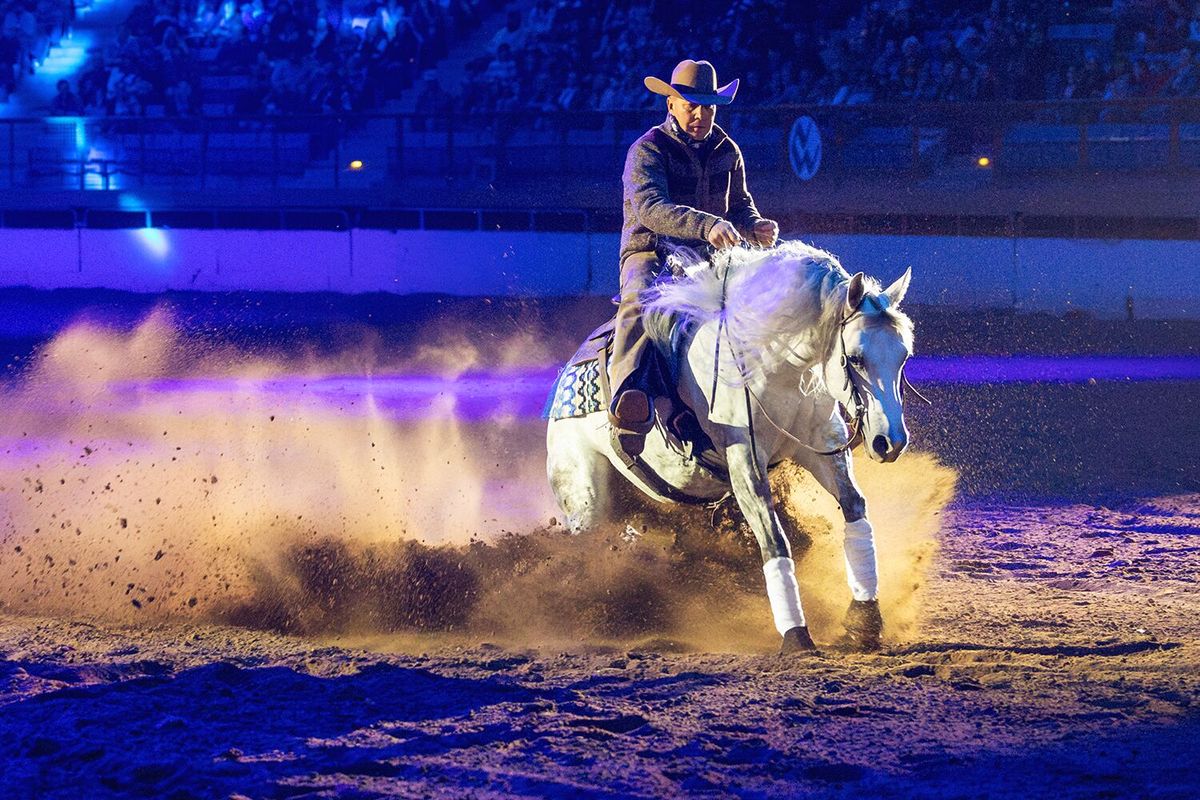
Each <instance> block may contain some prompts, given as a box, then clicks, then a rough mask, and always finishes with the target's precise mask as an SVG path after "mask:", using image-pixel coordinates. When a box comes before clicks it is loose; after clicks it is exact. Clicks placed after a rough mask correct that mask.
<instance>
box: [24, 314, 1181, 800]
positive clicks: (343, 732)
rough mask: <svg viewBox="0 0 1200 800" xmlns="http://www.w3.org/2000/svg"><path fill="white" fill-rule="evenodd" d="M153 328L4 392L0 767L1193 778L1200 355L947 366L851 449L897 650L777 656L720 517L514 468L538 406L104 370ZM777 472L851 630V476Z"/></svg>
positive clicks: (72, 351)
mask: <svg viewBox="0 0 1200 800" xmlns="http://www.w3.org/2000/svg"><path fill="white" fill-rule="evenodd" d="M165 335H166V334H164V333H163V331H162V330H161V329H158V328H151V329H147V328H145V327H143V328H141V329H139V331H137V332H135V333H134V335H132V336H131V337H129V338H128V339H123V338H120V337H117V338H115V339H113V338H104V337H99V338H96V337H91V338H88V337H84V338H83V339H82V340H81V339H79V338H75V339H71V338H70V337H66V338H64V340H63V341H62V342H60V343H59V345H60V346H59V349H58V350H57V351H56V354H55V357H54V358H53V359H51V360H52V361H53V362H54V363H53V364H51V365H50V367H49V368H50V369H51V373H52V377H56V380H54V381H44V382H41V383H39V381H38V380H37V377H38V375H34V376H33V377H32V378H28V380H27V381H26V382H22V383H21V384H20V386H18V387H17V390H13V391H15V393H13V391H10V393H9V394H8V395H7V396H6V398H5V400H6V403H5V408H6V409H7V412H6V415H5V417H4V419H3V425H2V426H0V434H3V437H2V439H3V442H2V444H3V451H4V454H5V459H4V462H3V465H0V492H2V495H0V497H2V499H3V502H4V511H5V525H6V527H5V530H4V531H3V533H2V535H0V734H2V735H0V789H2V791H0V794H2V795H3V796H4V797H12V798H54V797H64V798H65V797H70V798H78V797H166V798H171V797H176V798H187V797H203V798H207V797H220V798H224V797H252V798H259V797H333V796H338V797H447V798H458V797H516V796H527V797H545V796H556V797H557V796H561V797H613V798H616V797H675V796H711V797H794V796H813V797H842V796H845V797H856V798H857V797H860V796H862V795H864V794H865V793H870V792H872V791H874V792H877V793H880V794H881V795H882V796H883V797H908V796H924V797H938V798H943V797H945V798H949V797H963V798H976V797H1022V798H1024V797H1055V798H1085V797H1086V798H1092V797H1170V798H1176V797H1177V798H1193V797H1196V796H1197V795H1198V794H1200V778H1197V777H1196V765H1197V764H1198V763H1200V713H1198V712H1200V708H1198V704H1200V677H1198V675H1200V670H1198V666H1200V594H1198V593H1197V580H1198V577H1200V483H1198V482H1200V475H1198V474H1197V472H1198V471H1197V469H1196V466H1195V465H1196V460H1195V456H1194V454H1195V453H1196V452H1197V447H1198V446H1200V429H1198V428H1197V427H1196V426H1194V425H1189V424H1187V420H1188V419H1190V416H1191V414H1192V411H1193V409H1194V408H1195V405H1196V402H1197V401H1198V400H1200V386H1197V385H1196V384H1195V383H1186V382H1162V383H1149V384H1129V385H1126V384H1107V383H1101V384H1099V385H1093V386H1089V385H1086V384H1084V385H1072V386H1038V385H1033V386H1031V385H1024V384H1022V385H1012V386H1004V387H1002V386H974V387H972V386H931V387H923V388H925V389H926V390H927V392H926V393H927V394H929V395H930V397H931V399H933V400H934V401H935V403H936V404H937V405H936V406H935V407H934V408H932V409H924V410H918V409H917V408H913V409H912V420H911V425H912V427H913V431H914V439H915V441H917V442H918V443H919V445H918V447H920V448H922V450H923V452H915V453H913V454H910V455H906V456H905V458H904V459H902V461H901V462H899V463H898V464H897V465H893V466H887V467H873V466H871V465H865V464H864V465H862V467H861V474H860V477H861V478H862V480H863V483H864V489H865V491H866V494H867V497H868V499H869V501H870V503H871V507H872V515H873V518H874V519H875V520H876V526H877V529H878V532H879V538H880V564H881V576H882V581H883V587H884V597H883V606H884V609H885V612H886V614H887V619H888V629H887V632H886V638H887V642H886V647H885V649H884V651H883V652H881V653H878V654H873V655H854V654H845V653H838V652H836V651H835V650H833V649H832V648H830V647H828V646H827V647H826V649H825V652H824V653H823V654H822V655H818V656H807V657H800V658H787V659H784V658H780V657H778V656H776V655H775V654H774V650H775V648H776V647H777V637H776V636H775V634H774V631H773V630H771V628H770V625H769V617H768V615H767V611H766V602H765V599H764V598H763V597H762V596H761V594H762V591H761V586H760V582H761V573H758V571H757V561H756V556H755V553H754V552H753V550H752V549H751V548H750V546H749V544H748V542H746V540H745V538H744V536H742V534H741V533H740V532H739V531H738V529H737V528H736V526H735V525H733V524H732V523H731V522H730V521H729V520H726V524H725V525H724V526H722V527H721V528H720V529H719V530H716V531H713V530H711V529H709V528H708V527H707V524H706V522H705V519H704V518H703V515H700V516H697V515H692V516H687V515H684V516H682V517H678V518H676V517H665V518H664V517H663V516H662V515H660V514H656V513H653V512H650V511H646V510H634V511H631V512H630V515H629V518H628V521H629V522H630V523H631V524H633V525H634V526H635V527H636V528H637V530H638V532H639V533H640V534H641V535H640V536H634V537H624V538H622V536H621V535H620V534H621V532H622V528H621V526H620V525H618V526H617V527H615V528H614V529H613V530H610V531H602V532H600V533H598V534H596V535H595V536H591V537H582V538H574V539H573V538H571V537H569V536H567V535H566V534H564V533H563V532H562V531H561V530H560V529H556V527H555V526H553V525H547V524H546V519H545V517H546V515H547V512H546V509H545V506H544V504H543V501H542V500H541V499H539V497H540V496H538V495H536V491H544V488H539V489H537V490H536V491H535V490H534V489H533V488H532V487H533V486H534V485H535V484H536V483H537V481H539V480H540V479H539V478H537V474H536V473H537V469H536V467H537V464H536V461H537V459H536V458H533V459H532V461H517V462H513V463H508V462H505V467H504V468H503V469H502V470H501V473H502V474H501V476H500V477H497V475H496V474H495V473H489V472H488V467H489V465H492V464H495V465H499V464H500V463H501V462H500V461H499V460H493V459H495V457H496V456H497V455H504V454H508V455H512V453H511V452H509V450H511V449H512V448H516V449H518V450H520V451H521V452H525V451H536V446H535V444H531V443H533V442H536V431H537V427H538V426H537V424H536V423H532V422H521V421H514V420H500V421H496V420H493V421H491V422H488V423H471V424H469V425H467V424H460V423H453V424H451V423H445V424H442V423H439V425H438V426H436V427H434V428H420V427H418V428H414V429H411V430H410V429H407V428H405V427H404V426H400V425H393V426H388V425H385V424H383V423H382V422H381V417H380V416H379V415H376V414H372V413H366V412H362V410H361V409H359V408H358V407H355V409H353V411H351V410H350V409H347V408H344V407H336V406H335V407H325V406H321V407H319V408H318V407H309V406H304V407H299V406H297V407H290V406H289V407H280V406H278V405H277V403H278V401H277V400H275V399H271V400H270V401H269V402H268V401H266V400H264V399H263V397H261V396H259V395H255V394H254V393H253V392H251V393H250V394H249V395H247V396H245V397H243V396H240V395H239V396H238V397H235V398H233V399H232V400H230V399H229V398H228V397H225V396H223V397H225V400H229V402H230V403H231V405H221V406H220V408H219V413H216V412H214V413H212V414H205V413H202V412H203V409H204V407H203V404H201V405H197V406H194V407H193V406H188V407H186V408H185V409H178V408H175V407H163V402H162V399H161V397H160V396H159V395H157V394H155V393H144V394H139V393H137V392H134V393H133V394H132V395H131V396H133V397H134V400H130V398H129V396H126V395H120V396H119V397H118V399H119V400H120V403H116V402H115V401H114V400H113V397H114V395H112V394H111V393H109V392H107V390H106V391H105V392H95V391H94V389H95V387H96V385H97V384H96V380H100V382H101V383H103V384H104V385H106V386H107V385H108V383H107V382H109V381H111V379H112V375H111V374H107V372H111V371H113V370H115V371H116V372H117V373H119V374H118V376H117V377H119V378H120V379H122V380H125V379H127V378H129V377H130V376H131V375H132V376H133V377H143V378H144V377H146V376H147V375H150V376H153V375H157V374H160V373H161V372H162V371H163V370H166V371H167V372H170V369H169V367H170V365H169V364H168V365H166V366H164V365H163V363H162V362H163V359H164V355H163V354H164V352H167V351H169V350H171V349H173V348H176V347H178V342H176V341H174V340H169V339H170V337H169V336H167V339H168V340H169V341H166V342H165V344H164V342H163V341H161V339H162V337H163V336H165ZM81 342H82V344H81ZM164 348H165V349H164ZM81 354H82V355H81ZM84 356H86V357H84ZM147 364H149V365H150V366H147ZM114 365H118V366H114ZM131 365H132V366H131ZM210 367H211V362H208V363H206V365H205V369H208V368H210ZM256 369H259V370H260V371H261V365H258V366H257V367H256ZM54 370H58V371H57V372H54ZM106 371H107V372H106ZM96 373H106V376H105V377H103V379H102V380H101V379H97V378H95V374H96ZM256 374H258V373H256ZM64 375H71V376H75V377H76V378H78V380H77V381H74V382H72V381H67V382H66V383H64V382H63V380H62V378H63V376H64ZM41 376H42V377H45V375H44V374H42V375H41ZM23 380H25V379H23ZM64 386H66V387H67V388H66V389H64V388H63V387H64ZM47 387H49V388H47ZM10 388H11V387H10ZM206 402H212V401H211V398H210V399H209V400H208V401H206ZM222 402H224V400H223V401H222ZM31 409H33V410H34V411H36V414H34V413H30V410H31ZM184 410H186V411H187V414H186V415H185V414H182V411H184ZM1148 410H1152V412H1151V411H1148ZM180 416H186V417H187V418H188V421H187V422H184V421H181V420H179V419H177V417H180ZM268 418H269V422H268ZM480 425H483V427H482V428H481V427H480ZM447 426H448V427H447ZM497 426H499V429H500V430H502V432H503V434H504V435H503V436H499V435H496V430H497ZM489 431H490V432H489ZM299 442H305V443H308V444H307V445H306V446H300V445H299V444H298V443H299ZM326 445H328V449H325V446H326ZM430 453H438V454H441V455H445V456H447V457H446V458H445V461H446V464H445V465H444V468H442V467H439V468H438V469H437V470H434V469H433V467H434V466H435V465H433V464H432V461H431V458H430V455H429V454H430ZM281 461H282V462H284V463H286V465H287V467H286V469H284V470H283V471H282V472H279V473H276V472H273V470H274V469H276V467H275V465H276V464H278V463H279V462H281ZM348 462H351V463H352V464H353V466H351V465H348ZM451 462H453V463H451ZM440 463H441V462H440V461H439V462H438V464H440ZM239 464H240V465H242V466H241V467H239ZM246 465H249V466H248V467H247V466H246ZM397 465H403V466H406V467H407V468H409V469H410V470H413V471H415V473H416V474H417V476H418V478H419V480H418V481H417V482H416V483H415V484H414V485H413V486H409V487H407V488H406V487H405V486H404V485H403V481H400V484H401V487H400V488H399V489H395V488H394V485H395V484H396V480H395V479H394V473H395V469H394V467H396V466H397ZM415 466H420V467H421V469H415V470H414V467H415ZM385 468H387V469H385ZM389 469H390V470H392V471H391V472H388V470H389ZM377 472H383V473H385V474H384V476H383V477H382V478H381V477H379V476H378V475H376V473H377ZM489 475H490V477H489ZM330 476H333V478H334V480H331V477H330ZM256 481H257V482H256ZM264 481H265V482H266V483H267V484H270V485H276V486H279V487H280V491H277V492H264V491H263V485H264V483H263V482H264ZM780 481H781V482H782V484H783V485H782V486H781V490H782V491H783V492H784V493H785V494H786V497H787V500H786V502H787V508H788V510H789V511H790V512H791V513H792V515H793V517H794V518H795V521H796V525H797V526H798V529H797V536H796V539H797V545H798V555H802V558H801V562H800V578H801V585H802V588H803V590H804V592H805V600H806V604H807V606H808V609H809V611H810V615H811V618H812V621H813V627H814V632H815V633H816V636H817V639H818V641H819V642H821V643H824V644H826V645H828V643H830V642H832V641H833V640H834V638H835V636H836V634H837V619H838V616H839V614H840V611H841V609H842V608H843V607H844V604H845V601H846V599H847V596H846V589H845V585H844V580H843V579H842V577H841V575H840V574H839V570H838V569H837V563H836V557H835V555H836V544H837V543H836V537H835V536H834V535H833V533H832V531H831V528H830V525H829V523H828V521H827V519H828V517H829V515H830V509H829V507H828V501H825V500H822V499H821V498H819V497H817V496H815V495H813V493H812V487H811V486H810V485H807V484H805V483H804V481H803V480H802V479H800V478H798V477H796V476H794V475H786V474H785V475H783V476H782V477H781V478H780ZM339 482H341V483H352V484H354V485H356V486H359V487H362V486H365V487H367V491H362V492H358V493H355V494H354V495H352V496H350V497H349V498H347V497H346V496H344V495H342V494H339V493H337V492H334V491H331V490H329V489H328V486H329V484H331V483H333V484H337V483H339ZM464 482H466V483H469V484H471V485H472V486H474V487H475V488H474V489H473V490H472V491H473V492H474V494H468V495H462V494H461V493H459V494H454V493H450V494H447V493H446V492H442V493H441V494H437V495H436V496H435V497H434V498H432V499H429V498H423V495H420V493H419V492H417V490H418V489H422V488H423V487H428V486H431V485H435V484H436V485H445V486H455V485H458V484H462V483H464ZM514 485H515V486H516V489H515V490H514ZM389 487H391V488H389ZM285 489H286V491H284V490H285ZM410 489H411V490H412V493H411V494H406V493H405V492H408V491H409V490H410ZM456 491H459V490H456ZM492 493H495V494H497V495H505V493H509V494H513V496H514V497H516V498H518V499H520V498H524V499H520V502H517V500H514V501H513V503H511V504H509V505H507V506H506V507H505V510H504V514H507V515H508V516H504V514H501V512H500V511H498V510H496V509H491V510H489V514H490V516H489V515H483V516H480V515H474V516H472V515H470V514H466V513H465V512H463V510H462V509H463V508H466V507H468V506H471V504H472V503H475V502H478V500H479V498H480V497H481V496H482V497H489V496H492ZM526 495H528V497H526ZM248 498H254V504H253V506H254V507H253V508H250V507H249V506H250V505H251V503H250V500H249V499H248ZM422 498H423V499H422ZM351 501H353V502H351ZM822 504H824V505H822ZM447 505H448V506H451V507H455V508H456V510H455V513H454V514H450V515H449V516H442V517H438V519H437V520H436V521H437V522H438V524H440V525H442V526H446V525H452V526H454V527H455V530H456V531H458V533H457V534H456V535H454V536H449V537H446V536H432V535H431V536H429V537H428V538H429V541H428V542H426V543H424V544H422V543H420V542H419V541H417V537H416V533H417V532H419V531H426V532H429V531H430V530H431V528H429V527H428V526H430V525H431V524H432V523H431V522H430V517H429V516H428V515H429V514H430V513H432V512H433V511H435V510H437V509H439V508H442V507H444V506H447ZM298 511H299V512H302V513H299V514H298V513H297V512H298ZM297 515H299V516H303V517H305V519H304V520H297V519H294V517H295V516H297ZM405 515H407V516H405ZM381 518H388V519H391V520H392V523H393V524H395V525H397V526H398V527H399V528H402V529H403V530H402V531H395V530H394V531H391V532H389V533H387V534H386V535H385V536H380V535H378V527H379V520H380V519H381ZM525 518H527V519H525ZM522 519H525V523H527V524H528V526H530V527H526V528H521V527H520V525H521V524H523V523H522ZM623 521H625V520H623ZM534 522H536V524H533V523H534ZM422 526H424V527H422ZM471 526H475V527H478V526H483V530H484V533H485V534H487V533H489V531H490V535H484V536H480V535H478V534H477V533H474V532H468V529H469V528H471ZM488 526H491V527H490V528H489V527H488ZM505 529H507V530H514V531H518V532H519V533H520V535H508V536H505V535H500V533H499V531H501V530H505ZM214 531H215V532H214ZM522 531H525V532H522ZM371 532H375V534H374V535H371ZM422 538H424V537H422ZM135 601H136V602H135Z"/></svg>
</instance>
